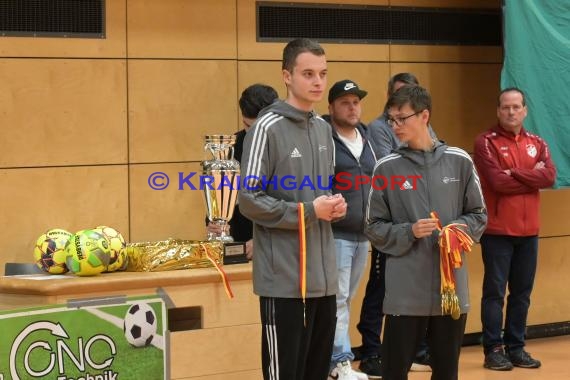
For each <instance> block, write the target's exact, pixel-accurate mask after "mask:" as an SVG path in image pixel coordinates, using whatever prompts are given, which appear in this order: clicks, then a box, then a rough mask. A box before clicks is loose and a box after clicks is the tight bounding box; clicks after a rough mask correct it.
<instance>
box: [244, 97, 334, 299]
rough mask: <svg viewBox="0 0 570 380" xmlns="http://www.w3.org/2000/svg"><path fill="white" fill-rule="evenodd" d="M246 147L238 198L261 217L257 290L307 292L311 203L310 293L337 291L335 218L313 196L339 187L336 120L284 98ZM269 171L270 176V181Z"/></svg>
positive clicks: (290, 294) (256, 220) (288, 294)
mask: <svg viewBox="0 0 570 380" xmlns="http://www.w3.org/2000/svg"><path fill="white" fill-rule="evenodd" d="M243 152H244V153H243V155H242V165H241V168H242V172H241V178H242V188H241V190H240V193H239V198H238V199H239V208H240V211H241V213H242V214H243V215H245V216H246V217H247V218H248V219H250V220H251V221H253V224H254V226H253V246H254V254H253V290H254V292H255V293H256V294H258V295H260V296H264V297H282V298H300V297H301V292H300V286H299V248H300V246H299V234H298V233H299V228H298V219H297V215H298V213H297V204H298V203H299V202H303V204H304V207H305V216H304V220H305V224H306V252H307V297H308V298H310V297H322V296H326V295H334V294H336V291H337V286H338V285H337V283H338V281H337V268H336V258H335V248H334V239H333V234H332V229H331V225H330V223H329V222H326V221H323V220H319V219H317V216H316V214H315V210H314V208H313V203H312V202H313V200H314V199H315V198H316V197H318V196H320V195H330V194H331V191H330V183H329V178H330V176H332V175H334V167H333V165H334V144H333V140H332V135H331V128H330V126H329V125H328V124H327V123H326V122H325V121H324V120H323V119H322V118H321V117H320V116H318V115H316V114H315V113H314V112H303V111H300V110H298V109H296V108H294V107H292V106H291V105H289V104H287V103H285V102H283V101H276V102H275V103H273V104H272V105H270V106H269V107H267V108H265V109H264V110H263V111H262V113H261V115H260V116H259V118H258V119H257V121H256V123H255V124H254V126H253V127H252V129H251V130H250V131H248V133H247V135H246V137H245V142H244V150H243ZM250 178H254V182H250V181H249V179H250ZM263 178H265V179H266V181H268V182H266V183H265V184H264V183H263V180H261V179H263ZM256 179H259V180H256ZM270 180H273V181H274V182H273V183H272V182H269V181H270ZM244 181H246V185H247V186H243V182H244Z"/></svg>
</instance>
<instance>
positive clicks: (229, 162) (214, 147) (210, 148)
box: [200, 135, 247, 264]
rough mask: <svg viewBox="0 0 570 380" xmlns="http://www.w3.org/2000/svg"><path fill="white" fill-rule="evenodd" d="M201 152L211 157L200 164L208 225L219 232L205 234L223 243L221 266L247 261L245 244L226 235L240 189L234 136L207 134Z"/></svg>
mask: <svg viewBox="0 0 570 380" xmlns="http://www.w3.org/2000/svg"><path fill="white" fill-rule="evenodd" d="M204 140H205V141H204V142H205V144H204V150H206V151H207V152H210V154H211V156H212V157H211V158H210V159H209V160H205V161H202V181H201V182H202V183H201V184H200V185H201V186H202V188H203V191H204V199H205V201H206V215H207V217H208V220H209V222H210V223H213V224H215V225H217V226H219V230H220V231H221V232H220V233H211V232H208V240H209V241H219V242H221V243H223V244H224V264H231V263H236V262H247V258H246V256H245V243H244V242H234V239H233V238H232V236H231V235H230V233H231V231H230V233H228V231H229V221H230V219H231V218H232V216H233V213H234V207H235V205H236V202H237V195H238V190H239V178H240V177H239V175H240V167H239V162H237V160H235V159H234V144H235V142H236V136H235V135H207V136H205V139H204Z"/></svg>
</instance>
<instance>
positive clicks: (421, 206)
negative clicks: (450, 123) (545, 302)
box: [366, 86, 487, 380]
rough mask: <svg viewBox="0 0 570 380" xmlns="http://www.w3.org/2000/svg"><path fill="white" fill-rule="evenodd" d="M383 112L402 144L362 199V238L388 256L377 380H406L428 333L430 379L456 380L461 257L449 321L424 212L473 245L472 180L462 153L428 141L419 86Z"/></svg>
mask: <svg viewBox="0 0 570 380" xmlns="http://www.w3.org/2000/svg"><path fill="white" fill-rule="evenodd" d="M387 108H388V115H389V116H388V122H389V124H391V126H392V127H393V128H394V133H395V134H396V137H397V138H398V139H399V140H400V141H401V142H402V143H405V144H407V145H406V146H402V147H400V148H398V149H396V150H395V151H394V153H392V154H390V155H388V156H386V157H384V158H383V159H381V160H379V161H378V163H377V164H376V167H375V169H374V176H378V178H382V180H379V181H377V182H376V187H377V188H376V189H375V188H374V185H373V188H372V189H371V191H370V196H369V200H368V212H367V214H368V215H367V227H366V234H367V235H368V237H369V238H370V240H371V242H372V244H373V245H374V246H375V247H377V248H378V249H379V250H381V251H382V252H385V253H386V255H387V260H386V293H385V298H384V314H385V315H386V321H385V328H384V341H383V344H382V365H383V374H382V375H383V379H386V380H403V379H407V372H408V369H409V368H410V365H411V362H412V358H413V356H414V351H415V349H416V347H417V345H418V343H419V342H420V340H421V339H422V338H423V336H424V334H425V331H426V328H427V330H428V334H427V336H428V345H429V350H430V355H431V363H430V364H431V367H432V370H433V373H432V379H437V380H456V379H457V378H458V362H459V352H460V348H461V343H462V339H463V333H464V330H465V321H466V316H467V314H466V313H467V312H468V311H469V307H470V304H469V291H468V282H467V262H466V261H465V260H466V256H465V254H463V253H462V254H461V256H462V259H463V266H461V267H460V268H457V269H455V270H453V273H454V275H455V281H456V294H457V296H458V299H459V307H460V315H459V318H458V319H453V318H452V317H451V316H450V315H442V305H441V299H442V298H441V294H440V284H441V274H440V252H439V246H438V231H437V220H436V219H434V218H431V217H430V212H432V211H436V212H437V213H438V214H439V218H440V221H441V224H442V225H443V226H445V225H447V224H450V223H462V224H465V225H466V226H465V227H464V231H465V232H467V234H468V235H470V237H471V238H472V239H473V240H475V241H476V240H478V239H479V237H480V236H481V234H482V233H483V231H484V229H485V225H486V221H487V214H486V210H485V203H484V200H483V195H482V192H481V186H480V183H479V177H478V175H477V172H476V170H475V167H474V166H473V162H472V160H471V158H470V156H469V155H468V154H467V153H466V152H465V151H463V150H462V149H459V148H454V147H449V146H447V145H445V144H444V143H442V142H440V141H437V140H435V139H433V138H432V137H431V136H430V134H429V132H428V123H429V118H430V113H431V97H430V95H429V93H428V92H427V91H426V90H425V89H424V88H422V87H419V86H405V87H402V88H401V89H399V90H398V91H396V92H395V93H394V94H392V95H391V96H390V98H389V99H388V102H387ZM402 176H403V177H405V179H406V180H405V182H402V180H401V178H402ZM373 178H374V177H373ZM373 183H374V182H373ZM382 187H384V188H383V189H382Z"/></svg>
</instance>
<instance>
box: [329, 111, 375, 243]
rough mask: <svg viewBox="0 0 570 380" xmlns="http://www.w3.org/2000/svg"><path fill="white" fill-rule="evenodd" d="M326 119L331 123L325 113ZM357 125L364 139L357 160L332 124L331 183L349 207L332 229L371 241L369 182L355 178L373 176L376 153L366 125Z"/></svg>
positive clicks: (337, 234)
mask: <svg viewBox="0 0 570 380" xmlns="http://www.w3.org/2000/svg"><path fill="white" fill-rule="evenodd" d="M323 118H324V119H325V120H326V121H327V122H328V123H329V124H330V117H329V116H328V115H325V116H323ZM357 128H358V131H359V132H360V136H362V140H363V141H362V142H363V148H362V153H361V154H360V161H357V160H356V158H355V157H354V156H353V155H352V153H351V152H350V150H349V149H348V147H347V146H346V145H345V144H344V142H343V141H342V140H341V139H340V138H339V137H338V133H337V132H336V130H335V129H334V128H333V127H332V125H331V129H332V135H333V141H334V146H335V162H334V170H335V177H334V179H333V182H332V185H333V188H332V192H333V194H342V196H343V197H344V199H345V200H346V203H347V206H348V207H347V211H346V216H345V217H344V218H343V219H341V220H339V221H337V222H335V223H333V224H332V228H333V234H334V237H335V239H344V240H350V241H365V240H368V239H367V238H366V236H365V235H364V226H365V222H366V220H365V219H366V203H367V201H368V193H369V192H370V183H361V184H360V183H357V182H363V181H364V178H362V177H361V180H360V181H356V178H357V176H367V177H371V176H372V172H373V170H374V164H375V163H376V156H375V155H374V151H373V149H372V146H371V145H370V142H369V141H368V134H367V131H366V126H365V125H364V124H362V123H360V124H359V125H358V126H357ZM340 173H343V174H340Z"/></svg>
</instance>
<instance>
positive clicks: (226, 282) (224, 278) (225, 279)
mask: <svg viewBox="0 0 570 380" xmlns="http://www.w3.org/2000/svg"><path fill="white" fill-rule="evenodd" d="M201 245H202V244H201ZM202 249H204V252H206V257H207V258H208V260H210V262H211V263H212V265H213V266H214V268H216V270H217V271H218V273H219V274H220V277H221V278H222V282H223V283H224V290H225V291H226V295H227V296H228V298H229V299H232V298H234V293H233V292H232V288H231V286H230V280H229V279H228V276H227V275H226V272H224V270H223V269H222V266H221V265H220V264H218V263H217V262H216V260H215V259H214V258H213V257H212V255H211V254H210V252H209V251H208V249H207V248H206V247H205V246H204V245H202Z"/></svg>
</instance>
